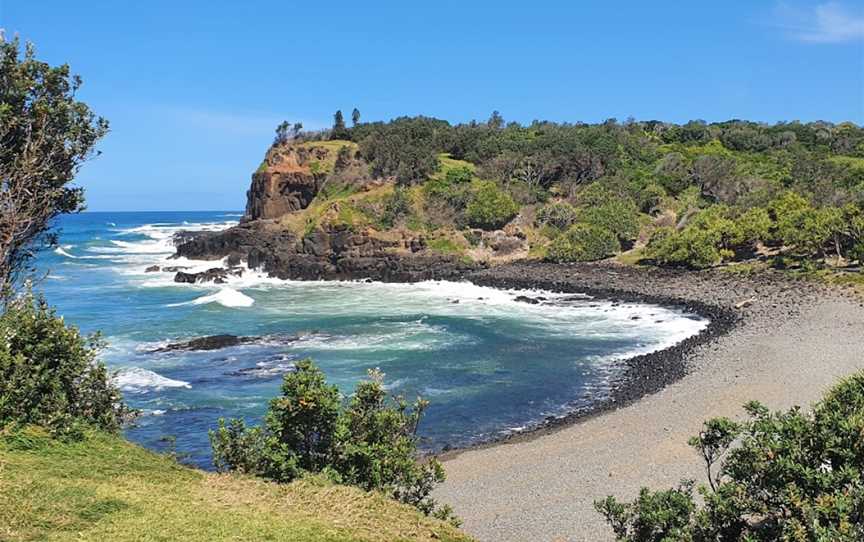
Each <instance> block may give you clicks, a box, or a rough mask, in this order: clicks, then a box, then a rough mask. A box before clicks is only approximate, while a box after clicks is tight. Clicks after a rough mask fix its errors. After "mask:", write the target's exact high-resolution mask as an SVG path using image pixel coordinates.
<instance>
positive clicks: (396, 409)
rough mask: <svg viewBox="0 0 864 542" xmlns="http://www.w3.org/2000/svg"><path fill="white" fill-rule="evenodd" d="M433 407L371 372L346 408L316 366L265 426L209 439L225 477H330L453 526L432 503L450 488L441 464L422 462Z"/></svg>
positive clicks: (303, 365) (230, 424)
mask: <svg viewBox="0 0 864 542" xmlns="http://www.w3.org/2000/svg"><path fill="white" fill-rule="evenodd" d="M427 406H428V403H427V402H426V401H423V400H421V399H417V401H416V402H415V403H414V404H413V405H409V404H408V402H407V401H405V400H404V399H403V398H402V397H390V396H389V395H388V394H387V392H386V390H385V388H384V383H383V375H382V374H381V373H380V372H379V371H377V370H374V371H370V373H369V379H368V380H366V381H364V382H361V383H360V384H358V385H357V388H356V389H355V391H354V394H353V396H352V397H351V400H350V401H349V402H348V403H347V405H343V404H342V398H341V396H340V394H339V391H338V389H337V388H336V386H333V385H328V384H327V382H326V381H325V378H324V374H323V373H322V372H321V370H320V369H319V368H318V367H316V366H315V364H314V363H312V361H311V360H308V359H306V360H302V361H300V362H298V363H297V369H296V371H295V372H292V373H289V374H287V375H286V376H285V379H284V381H283V384H282V395H281V396H280V397H277V398H275V399H273V400H272V401H271V402H270V408H269V410H268V412H267V415H266V417H265V420H264V424H263V425H262V426H260V427H251V428H250V427H247V426H246V425H245V423H244V422H243V421H242V420H236V419H234V420H228V421H226V420H224V419H223V420H219V426H218V428H217V429H216V430H214V431H211V432H210V441H211V445H212V447H213V458H214V464H215V466H216V468H217V469H218V470H219V471H231V470H233V471H240V472H245V473H250V474H256V475H258V476H263V477H265V478H269V479H271V480H275V481H277V482H290V481H291V480H294V479H296V478H298V477H300V476H303V475H304V474H309V473H324V474H326V475H327V476H329V477H330V478H331V479H333V480H334V481H337V482H341V483H345V484H350V485H355V486H358V487H361V488H363V489H365V490H367V491H372V490H376V491H382V492H384V493H387V494H389V495H391V496H392V497H394V498H396V499H398V500H399V501H401V502H404V503H407V504H410V505H413V506H416V507H417V508H418V509H420V510H421V511H423V512H424V513H426V514H431V515H435V516H436V517H439V518H443V519H452V518H451V513H450V510H449V508H447V507H444V508H437V507H436V504H435V501H434V500H432V498H431V497H430V496H429V495H430V493H431V492H432V489H433V488H434V487H435V485H437V484H438V483H440V482H443V481H444V470H443V468H442V467H441V464H440V463H438V461H436V460H435V459H429V460H424V461H418V459H417V443H418V437H417V427H418V425H419V423H420V420H421V419H422V417H423V412H424V411H425V410H426V407H427Z"/></svg>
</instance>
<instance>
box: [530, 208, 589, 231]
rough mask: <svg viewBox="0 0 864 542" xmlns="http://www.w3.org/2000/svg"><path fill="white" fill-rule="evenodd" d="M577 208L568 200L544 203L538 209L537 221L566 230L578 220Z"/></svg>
mask: <svg viewBox="0 0 864 542" xmlns="http://www.w3.org/2000/svg"><path fill="white" fill-rule="evenodd" d="M578 216H579V215H578V213H577V212H576V209H575V208H574V207H573V206H572V205H570V204H569V203H567V202H566V201H556V202H554V203H549V204H547V205H544V206H543V207H541V208H540V210H539V211H537V223H538V224H541V225H544V226H552V227H553V228H557V229H559V230H566V229H567V228H569V227H570V226H572V225H573V223H574V222H576V219H577V218H578Z"/></svg>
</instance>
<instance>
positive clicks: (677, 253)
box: [646, 226, 723, 268]
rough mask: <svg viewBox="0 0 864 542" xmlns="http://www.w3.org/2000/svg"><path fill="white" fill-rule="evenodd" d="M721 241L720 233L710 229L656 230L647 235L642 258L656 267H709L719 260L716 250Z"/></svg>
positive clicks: (719, 255) (720, 258)
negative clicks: (645, 247) (647, 240)
mask: <svg viewBox="0 0 864 542" xmlns="http://www.w3.org/2000/svg"><path fill="white" fill-rule="evenodd" d="M721 240H722V234H721V233H720V232H719V231H717V230H714V229H710V230H706V229H702V228H698V227H693V226H691V227H688V228H685V229H683V230H681V231H675V230H674V229H672V228H658V229H657V230H656V231H655V232H654V233H653V234H652V235H651V239H650V241H649V242H648V247H647V248H648V250H647V252H646V255H647V257H648V258H650V259H652V260H654V261H655V262H657V263H658V264H660V265H671V266H687V267H694V268H703V267H710V266H712V265H716V264H718V263H720V261H721V260H722V259H723V255H722V254H721V252H720V249H719V248H718V247H719V246H720V242H721Z"/></svg>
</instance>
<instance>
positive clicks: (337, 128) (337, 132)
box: [330, 109, 359, 140]
mask: <svg viewBox="0 0 864 542" xmlns="http://www.w3.org/2000/svg"><path fill="white" fill-rule="evenodd" d="M358 118H359V115H358ZM355 124H356V123H355ZM330 139H340V140H341V139H351V131H350V130H348V128H346V127H345V117H343V116H342V110H341V109H339V110H337V111H336V113H334V114H333V128H332V129H331V130H330Z"/></svg>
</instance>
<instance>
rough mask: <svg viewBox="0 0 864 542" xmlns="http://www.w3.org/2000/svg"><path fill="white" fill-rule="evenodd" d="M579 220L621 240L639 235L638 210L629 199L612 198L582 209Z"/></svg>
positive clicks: (628, 239) (631, 238) (629, 239)
mask: <svg viewBox="0 0 864 542" xmlns="http://www.w3.org/2000/svg"><path fill="white" fill-rule="evenodd" d="M579 221H580V222H584V223H586V224H590V225H592V226H596V227H598V228H602V229H604V230H607V231H609V232H612V234H614V235H615V237H617V238H618V240H619V241H622V242H624V241H632V240H633V239H635V238H636V236H637V235H639V212H638V211H637V209H636V205H635V204H634V203H633V202H632V201H631V200H629V199H623V198H614V199H611V200H607V201H606V202H605V203H602V204H600V205H596V206H591V207H587V208H585V209H582V210H581V211H580V215H579Z"/></svg>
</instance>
